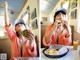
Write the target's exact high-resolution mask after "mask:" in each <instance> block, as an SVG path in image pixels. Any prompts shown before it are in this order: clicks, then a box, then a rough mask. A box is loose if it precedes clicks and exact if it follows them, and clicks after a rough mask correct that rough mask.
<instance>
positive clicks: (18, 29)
mask: <svg viewBox="0 0 80 60" xmlns="http://www.w3.org/2000/svg"><path fill="white" fill-rule="evenodd" d="M25 28H26V27H25V26H24V24H18V25H17V26H16V27H15V30H16V32H22V31H23V30H24V29H25Z"/></svg>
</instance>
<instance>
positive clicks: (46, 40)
mask: <svg viewBox="0 0 80 60" xmlns="http://www.w3.org/2000/svg"><path fill="white" fill-rule="evenodd" d="M53 44H61V45H71V29H70V26H69V22H68V20H66V10H65V9H64V8H61V9H59V10H58V11H56V12H55V15H54V23H53V24H52V25H50V26H48V27H47V29H46V32H45V35H44V37H43V45H44V46H48V47H49V46H50V45H53Z"/></svg>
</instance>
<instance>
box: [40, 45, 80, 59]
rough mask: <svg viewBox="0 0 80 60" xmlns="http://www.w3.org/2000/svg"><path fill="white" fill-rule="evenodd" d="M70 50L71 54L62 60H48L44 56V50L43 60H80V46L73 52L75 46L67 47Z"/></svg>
mask: <svg viewBox="0 0 80 60" xmlns="http://www.w3.org/2000/svg"><path fill="white" fill-rule="evenodd" d="M66 47H67V48H69V52H68V53H67V54H66V55H65V56H63V57H61V58H48V57H46V56H45V55H44V54H43V52H42V51H43V49H44V48H42V49H41V60H80V45H79V46H78V49H77V50H73V46H66Z"/></svg>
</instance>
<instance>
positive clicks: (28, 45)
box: [26, 40, 37, 57]
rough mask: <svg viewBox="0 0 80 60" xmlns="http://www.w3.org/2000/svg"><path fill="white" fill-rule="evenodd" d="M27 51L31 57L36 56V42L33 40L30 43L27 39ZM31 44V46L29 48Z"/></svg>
mask: <svg viewBox="0 0 80 60" xmlns="http://www.w3.org/2000/svg"><path fill="white" fill-rule="evenodd" d="M26 46H27V52H28V53H29V55H30V56H31V57H37V47H36V43H35V41H33V42H32V43H30V41H29V40H28V41H27V45H26ZM31 46H32V48H31Z"/></svg>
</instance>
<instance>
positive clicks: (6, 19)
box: [4, 1, 9, 26]
mask: <svg viewBox="0 0 80 60" xmlns="http://www.w3.org/2000/svg"><path fill="white" fill-rule="evenodd" d="M4 20H5V25H6V26H9V17H8V4H7V2H6V1H5V2H4Z"/></svg>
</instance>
